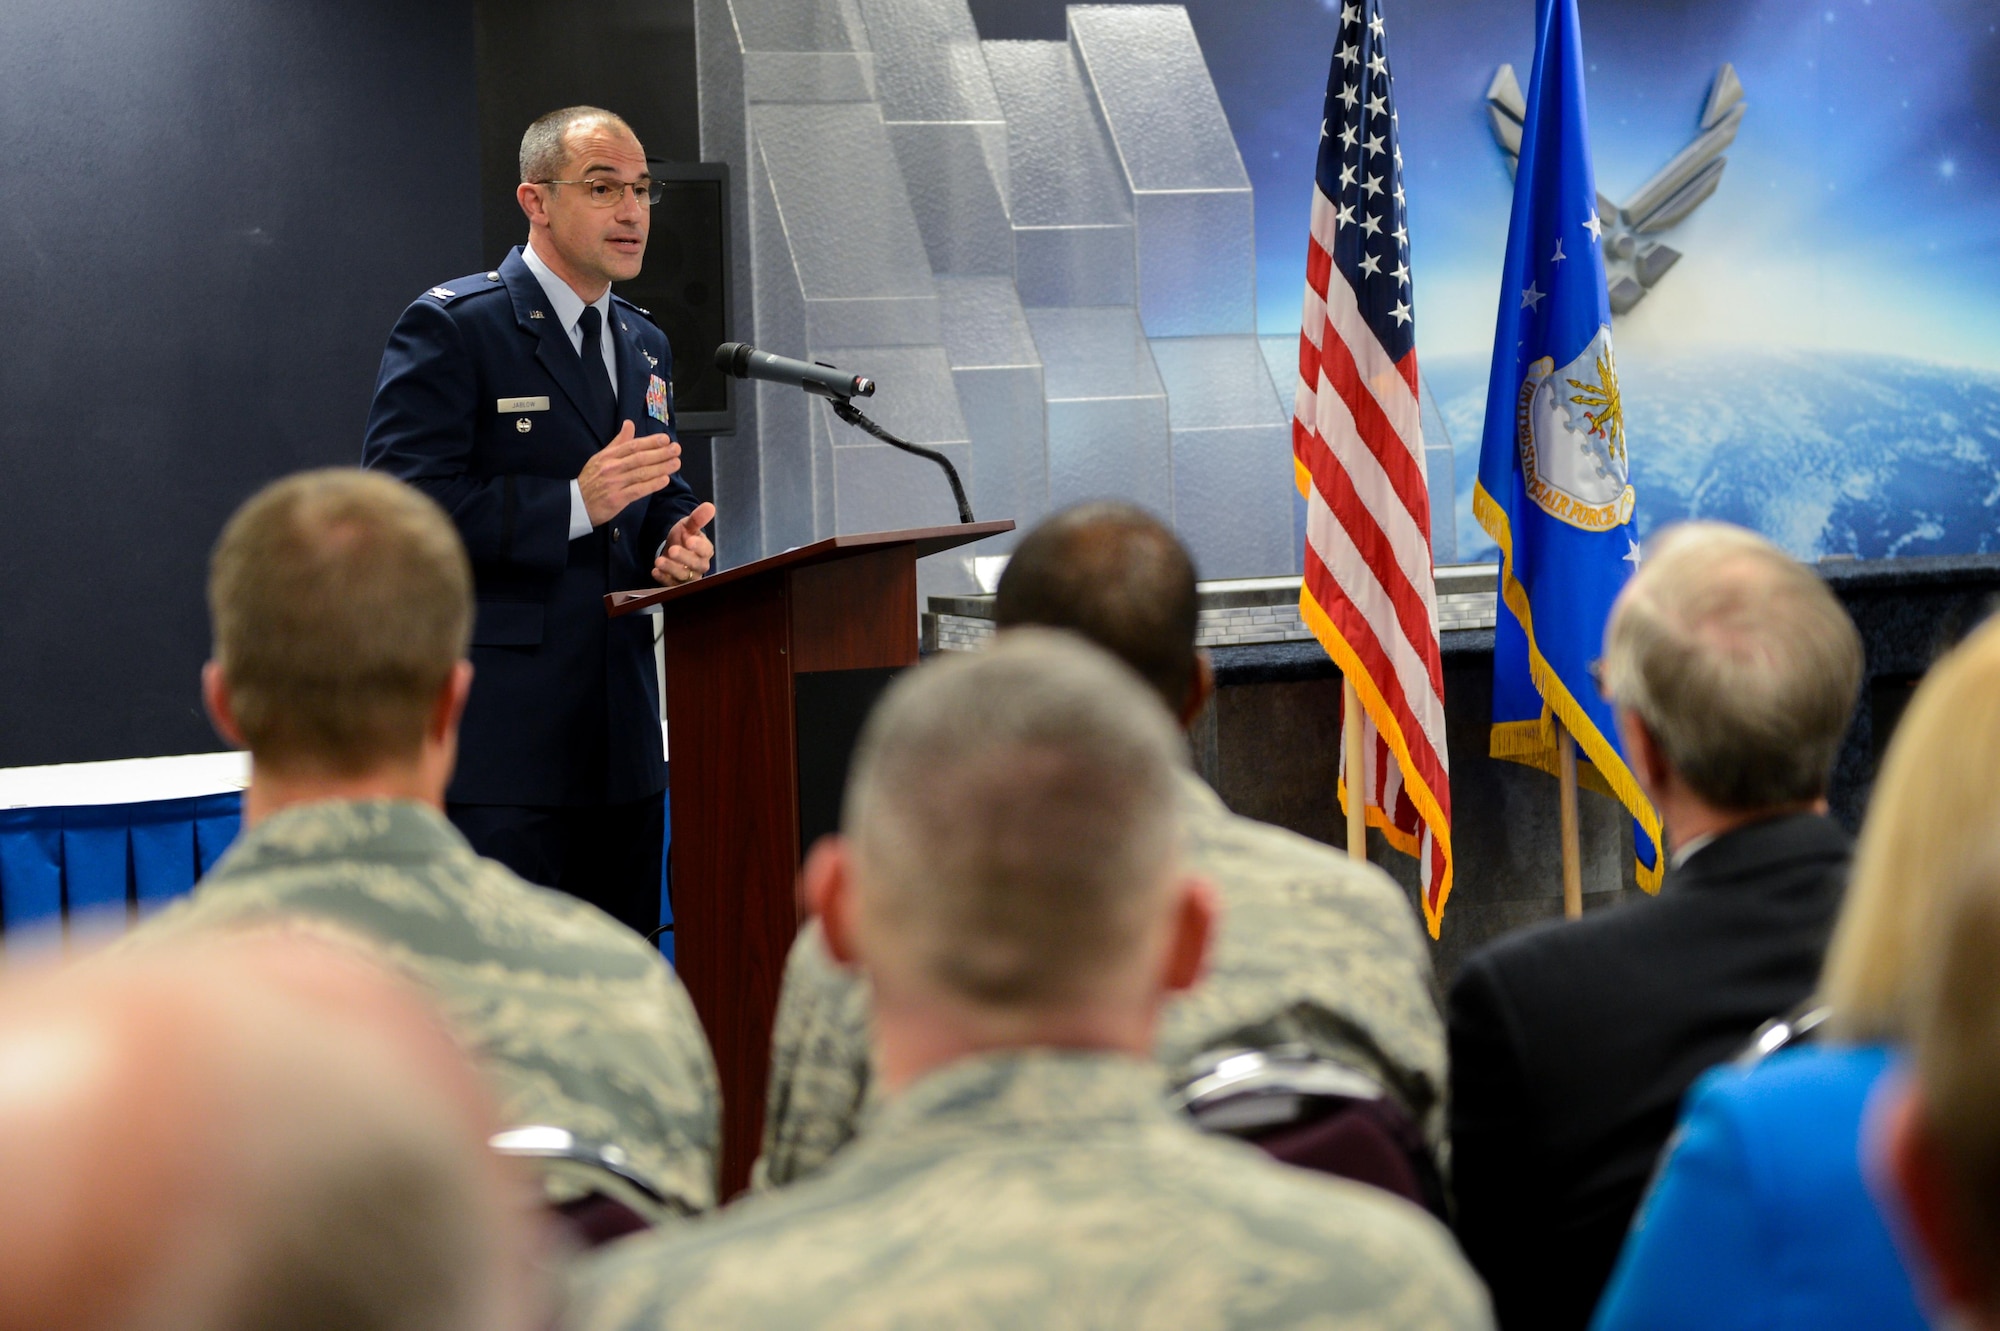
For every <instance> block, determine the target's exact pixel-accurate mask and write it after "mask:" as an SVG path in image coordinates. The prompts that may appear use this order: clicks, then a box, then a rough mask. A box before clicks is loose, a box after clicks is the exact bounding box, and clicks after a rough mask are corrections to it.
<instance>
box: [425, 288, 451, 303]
mask: <svg viewBox="0 0 2000 1331" xmlns="http://www.w3.org/2000/svg"><path fill="white" fill-rule="evenodd" d="M424 294H425V295H426V296H436V297H437V298H438V299H439V300H450V299H451V298H452V297H453V296H456V295H457V294H458V293H457V292H456V291H453V290H452V289H451V288H450V287H432V288H431V289H430V290H429V291H426V292H425V293H424Z"/></svg>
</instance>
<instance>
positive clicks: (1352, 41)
mask: <svg viewBox="0 0 2000 1331" xmlns="http://www.w3.org/2000/svg"><path fill="white" fill-rule="evenodd" d="M1379 10H1380V7H1379V5H1375V4H1368V3H1352V2H1350V3H1343V4H1342V5H1341V7H1340V31H1339V33H1338V35H1337V37H1336V38H1335V41H1334V53H1333V71H1334V77H1333V78H1332V79H1331V80H1330V83H1329V91H1330V95H1329V96H1328V98H1327V102H1326V118H1325V120H1324V121H1323V122H1322V123H1321V125H1320V160H1319V170H1318V178H1319V182H1320V190H1321V192H1322V193H1323V194H1325V195H1326V196H1327V202H1328V203H1329V204H1331V205H1332V211H1333V221H1334V232H1335V235H1336V236H1337V237H1338V238H1339V239H1338V242H1337V243H1336V244H1335V245H1334V246H1333V250H1332V253H1331V255H1330V257H1331V258H1332V259H1333V261H1334V264H1335V265H1336V266H1337V267H1338V268H1339V269H1340V270H1341V272H1342V273H1343V274H1344V275H1345V276H1346V278H1347V281H1348V284H1349V285H1350V286H1351V287H1352V288H1353V289H1354V292H1355V295H1356V298H1357V303H1358V305H1359V306H1360V308H1361V309H1362V311H1363V312H1364V313H1365V314H1366V316H1367V317H1368V320H1369V323H1370V324H1371V325H1372V326H1373V327H1374V328H1375V329H1376V331H1377V333H1378V334H1379V335H1381V336H1382V337H1383V339H1384V344H1385V346H1386V347H1387V348H1388V349H1389V351H1390V353H1391V356H1392V357H1398V358H1399V357H1400V356H1401V355H1402V354H1403V353H1404V352H1405V351H1407V350H1408V348H1409V344H1410V339H1411V336H1412V314H1411V305H1410V262H1409V259H1410V255H1409V230H1408V228H1407V226H1406V225H1405V222H1404V208H1405V206H1406V204H1407V202H1408V197H1407V195H1406V194H1405V193H1404V190H1403V181H1402V170H1403V149H1402V146H1401V144H1400V143H1398V141H1397V135H1398V125H1397V120H1396V112H1395V109H1394V107H1393V106H1392V105H1391V100H1392V97H1393V79H1392V76H1391V74H1390V72H1389V55H1388V51H1387V50H1386V49H1385V47H1384V44H1383V40H1382V38H1383V24H1382V16H1381V13H1380V12H1379Z"/></svg>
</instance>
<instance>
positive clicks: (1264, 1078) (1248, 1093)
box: [1172, 1046, 1445, 1218]
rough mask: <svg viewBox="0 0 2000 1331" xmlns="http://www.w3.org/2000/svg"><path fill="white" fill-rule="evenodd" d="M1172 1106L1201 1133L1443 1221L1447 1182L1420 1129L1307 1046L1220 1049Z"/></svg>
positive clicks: (1377, 1087)
mask: <svg viewBox="0 0 2000 1331" xmlns="http://www.w3.org/2000/svg"><path fill="white" fill-rule="evenodd" d="M1172 1100H1173V1103H1174V1104H1175V1106H1176V1107H1177V1108H1179V1109H1180V1110H1182V1112H1184V1113H1186V1114H1187V1115H1188V1116H1189V1117H1190V1118H1191V1119H1193V1120H1194V1124H1195V1126H1196V1127H1198V1128H1200V1129H1201V1130H1202V1131H1204V1132H1214V1133H1221V1134H1223V1135H1225V1136H1230V1137H1235V1138H1237V1139H1239V1140H1241V1141H1246V1142H1249V1143H1250V1144H1251V1145H1254V1146H1256V1147H1258V1148H1259V1149H1260V1150H1262V1151H1263V1152H1264V1153H1265V1154H1267V1155H1269V1156H1271V1157H1272V1158H1273V1159H1275V1160H1278V1161H1280V1162H1281V1163H1283V1164H1288V1165H1293V1166H1296V1167H1298V1168H1300V1169H1310V1170H1313V1171H1315V1172H1317V1173H1321V1174H1331V1175H1334V1176H1336V1177H1339V1178H1345V1179H1351V1180H1353V1181H1355V1182H1357V1183H1366V1184H1368V1185H1370V1186H1372V1187H1377V1188H1381V1189H1382V1190H1384V1191H1385V1192H1392V1193H1395V1194H1396V1195H1397V1196H1399V1197H1402V1198H1403V1199H1405V1200H1406V1201H1410V1202H1414V1203H1415V1204H1416V1205H1418V1206H1421V1207H1424V1208H1425V1209H1426V1210H1428V1211H1430V1212H1431V1213H1432V1214H1433V1215H1436V1216H1438V1217H1440V1218H1443V1216H1444V1214H1445V1201H1444V1183H1443V1179H1442V1177H1441V1176H1440V1175H1439V1172H1438V1168H1437V1162H1436V1160H1435V1159H1434V1158H1433V1157H1432V1155H1431V1152H1430V1147H1429V1146H1428V1144H1427V1143H1426V1142H1425V1141H1424V1135H1423V1132H1422V1130H1421V1129H1419V1128H1418V1126H1417V1123H1416V1120H1415V1119H1414V1118H1413V1117H1412V1116H1411V1114H1410V1112H1409V1111H1408V1110H1407V1109H1405V1108H1404V1107H1403V1104H1402V1102H1401V1101H1400V1100H1398V1099H1397V1098H1396V1097H1395V1096H1394V1095H1393V1094H1391V1093H1390V1091H1389V1090H1388V1088H1386V1087H1384V1086H1383V1085H1382V1084H1381V1083H1380V1082H1378V1081H1376V1080H1375V1079H1374V1078H1373V1077H1370V1076H1368V1075H1367V1074H1366V1073H1363V1072H1360V1071H1357V1070H1356V1069H1354V1068H1350V1067H1347V1066H1345V1065H1344V1064H1340V1063H1334V1062H1331V1061H1329V1060H1327V1059H1324V1058H1320V1057H1318V1056H1317V1055H1315V1054H1313V1053H1312V1052H1311V1051H1309V1050H1307V1049H1304V1048H1302V1047H1293V1046H1280V1047H1278V1048H1275V1049H1265V1050H1260V1049H1223V1050H1216V1051H1213V1052H1210V1053H1207V1054H1204V1055H1202V1056H1201V1057H1200V1058H1199V1059H1197V1060H1195V1062H1194V1063H1193V1064H1192V1065H1190V1068H1189V1070H1188V1075H1186V1076H1185V1077H1183V1078H1182V1080H1181V1083H1180V1086H1179V1089H1178V1090H1176V1091H1175V1093H1174V1095H1173V1097H1172Z"/></svg>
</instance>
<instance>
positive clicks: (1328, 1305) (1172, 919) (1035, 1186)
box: [573, 629, 1490, 1331]
mask: <svg viewBox="0 0 2000 1331" xmlns="http://www.w3.org/2000/svg"><path fill="white" fill-rule="evenodd" d="M1184 752H1185V749H1184V745H1183V743H1182V741H1181V739H1180V737H1179V736H1178V735H1177V734H1176V733H1175V731H1174V728H1173V725H1172V722H1171V719H1170V717H1169V716H1168V714H1167V713H1166V712H1164V711H1163V710H1161V708H1160V707H1159V705H1158V703H1157V701H1156V700H1155V699H1153V698H1152V697H1151V696H1150V695H1149V694H1148V693H1147V691H1146V689H1145V687H1144V686H1143V684H1142V682H1141V681H1140V680H1139V679H1138V678H1136V677H1135V676H1133V675H1132V674H1131V672H1130V671H1129V670H1127V669H1125V668H1124V667H1123V666H1121V665H1119V664H1118V663H1117V662H1116V661H1114V660H1112V659H1111V658H1110V657H1108V656H1107V655H1105V654H1104V653H1103V652H1101V651H1098V650H1097V649H1095V648H1093V647H1091V646H1089V645H1088V644H1086V643H1084V642H1083V641H1081V640H1080V639H1078V638H1076V637H1074V636H1073V635H1070V634H1063V633H1053V632H1049V631H1047V630H1036V629H1020V630H1016V631H1013V632H1010V633H1008V634H1004V635H1002V637H1001V640H1000V641H999V643H997V644H996V645H995V646H994V647H993V648H992V649H990V650H988V651H985V652H981V653H977V654H972V655H966V656H956V657H950V658H946V659H944V660H942V661H940V662H936V663H933V664H929V665H925V666H921V667H919V668H918V669H916V670H915V671H913V672H911V673H910V674H908V675H906V676H905V677H904V678H903V679H901V680H899V681H898V682H897V684H896V685H895V686H894V687H893V688H892V689H891V691H890V692H889V694H888V695H887V696H886V697H885V699H884V701H883V703H882V705H881V707H880V708H879V709H878V710H877V712H876V714H875V716H874V717H873V718H871V720H870V722H869V724H868V727H867V730H866V732H865V733H864V735H863V737H862V742H861V745H860V747H859V749H858V750H857V753H856V757H855V763H854V771H853V775H852V777H851V780H850V785H849V791H848V799H847V806H846V809H845V811H844V816H843V820H842V832H843V835H842V836H841V837H838V838H829V839H828V840H827V841H825V842H823V843H822V844H821V845H819V846H817V847H815V848H814V850H813V852H812V854H811V856H810V857H809V858H808V861H807V865H806V869H805V874H804V882H805V889H806V894H807V896H808V898H809V899H810V901H811V903H812V905H813V907H814V910H815V913H816V914H817V916H818V917H819V919H820V920H821V922H822V925H823V933H824V937H825V939H826V945H827V949H828V951H829V953H830V954H831V955H832V956H834V957H835V958H836V959H838V960H839V961H841V962H842V963H843V964H854V965H858V966H859V967H860V968H861V969H862V970H863V971H864V972H865V973H866V974H867V975H868V977H869V982H870V985H871V995H872V1006H873V1023H874V1034H875V1055H876V1064H875V1066H876V1068H877V1071H878V1074H879V1076H880V1078H881V1081H882V1084H883V1089H884V1092H885V1094H886V1096H887V1101H886V1104H885V1107H884V1110H883V1112H882V1114H881V1115H880V1116H879V1118H878V1120H877V1121H876V1122H874V1123H872V1124H871V1125H869V1126H868V1128H867V1129H866V1130H865V1131H864V1132H863V1134H862V1136H861V1137H860V1138H859V1139H858V1140H857V1141H856V1142H855V1143H854V1145H853V1146H852V1147H850V1148H849V1149H848V1150H846V1151H844V1152H843V1153H842V1154H841V1155H840V1157H839V1158H838V1159H837V1160H835V1161H834V1162H832V1163H831V1164H830V1165H829V1166H828V1167H827V1168H826V1169H825V1170H824V1171H822V1173H821V1174H820V1175H819V1176H818V1177H816V1178H813V1179H810V1180H807V1181H805V1182H802V1183H800V1184H798V1185H796V1186H794V1187H791V1188H786V1189H783V1190H781V1191H778V1192H774V1193H768V1194H765V1195H762V1196H758V1197H753V1198H751V1199H750V1200H748V1201H747V1202H745V1203H743V1204H742V1205H740V1206H738V1207H735V1208H733V1209H731V1210H729V1211H725V1212H724V1213H722V1214H721V1215H719V1216H717V1217H715V1218H713V1219H711V1220H707V1221H703V1222H699V1223H697V1224H695V1225H693V1226H691V1227H682V1228H678V1229H676V1230H673V1231H669V1232H665V1233H661V1234H658V1235H653V1236H646V1237H641V1238H636V1239H632V1240H628V1241H626V1242H624V1243H622V1244H620V1245H618V1246H617V1247H615V1248H613V1249H610V1250H609V1251H608V1252H607V1254H606V1255H605V1256H604V1257H603V1258H602V1259H601V1260H600V1261H599V1262H598V1263H595V1264H593V1265H592V1266H589V1267H586V1268H584V1269H583V1270H582V1271H580V1272H579V1273H578V1278H577V1289H576V1296H577V1297H576V1300H575V1305H576V1306H575V1308H574V1309H573V1313H574V1322H575V1324H576V1325H577V1326H579V1327H582V1328H585V1331H614V1329H624V1328H632V1329H635V1331H636V1329H637V1328H655V1327H661V1328H663V1327H700V1328H703V1329H704V1331H727V1329H728V1328H732V1327H746V1328H747V1327H757V1328H768V1329H769V1331H791V1329H793V1328H800V1329H803V1328H811V1327H821V1326H832V1325H845V1326H854V1325H868V1326H873V1327H884V1328H887V1327H916V1326H935V1325H967V1324H971V1325H979V1326H984V1327H1022V1328H1028V1327H1034V1328H1040V1327H1047V1326H1063V1327H1068V1328H1075V1329H1077V1331H1087V1329H1088V1328H1098V1327H1104V1328H1111V1327H1117V1328H1126V1327H1138V1326H1143V1327H1148V1328H1182V1327H1187V1328H1193V1327H1202V1328H1217V1329H1218V1331H1222V1329H1225V1328H1279V1327H1306V1326H1340V1327H1344V1328H1350V1329H1351V1331H1376V1329H1377V1328H1391V1327H1409V1328H1418V1327H1422V1328H1426V1329H1437V1328H1458V1327H1464V1328H1474V1327H1486V1326H1488V1325H1490V1320H1489V1317H1488V1313H1487V1308H1486V1300H1485V1296H1484V1294H1483V1292H1482V1291H1481V1289H1480V1287H1479V1285H1478V1283H1477V1282H1476V1281H1475V1280H1474V1279H1473V1277H1472V1276H1471V1273H1470V1271H1469V1270H1468V1269H1467V1267H1466V1266H1465V1263H1464V1261H1463V1259H1461V1258H1460V1257H1459V1256H1458V1255H1457V1251H1456V1249H1455V1248H1454V1247H1453V1245H1452V1242H1451V1239H1450V1236H1449V1235H1448V1234H1447V1233H1446V1232H1445V1230H1444V1229H1443V1227H1442V1226H1440V1225H1439V1224H1438V1223H1437V1222H1436V1221H1435V1220H1433V1219H1432V1218H1431V1217H1430V1216H1428V1215H1427V1214H1425V1213H1424V1212H1422V1211H1420V1210H1418V1209H1417V1208H1415V1207H1413V1206H1410V1205H1408V1204H1407V1203H1404V1202H1402V1201H1400V1200H1398V1199H1396V1198H1394V1197H1391V1196H1390V1195H1388V1194H1387V1193H1384V1192H1379V1191H1377V1190H1375V1189H1372V1188H1368V1187H1365V1186H1362V1185H1359V1184H1354V1183H1348V1182H1345V1181H1342V1180H1337V1179H1332V1178H1327V1177H1324V1176H1321V1175H1315V1174H1309V1173H1306V1172H1303V1171H1298V1170H1291V1169H1287V1168H1285V1167H1284V1166H1281V1165H1277V1164H1275V1163H1272V1162H1270V1161H1269V1160H1266V1159H1265V1158H1263V1157H1262V1156H1261V1155H1260V1154H1259V1153H1258V1152H1256V1151H1255V1150H1253V1149H1251V1148H1249V1147H1246V1146H1243V1145H1241V1144H1238V1143H1235V1142H1230V1141H1225V1140H1220V1139H1216V1138H1211V1137H1205V1136H1203V1135H1201V1134H1200V1133H1198V1132H1197V1131H1196V1130H1195V1129H1194V1128H1193V1127H1192V1126H1190V1125H1189V1124H1187V1123H1186V1122H1184V1121H1182V1120H1180V1119H1178V1118H1177V1117H1176V1116H1174V1115H1173V1114H1172V1113H1171V1112H1170V1111H1169V1110H1168V1109H1166V1108H1165V1107H1164V1106H1163V1104H1162V1102H1161V1077H1160V1073H1159V1069H1158V1065H1157V1064H1155V1063H1153V1062H1151V1061H1150V1059H1149V1057H1148V1056H1149V1054H1150V1051H1151V1050H1152V1049H1153V1047H1154V1034H1155V1032H1154V1027H1155V1025H1156V1023H1157V1021H1158V1017H1159V1014H1160V1011H1161V1008H1162V1006H1163V1004H1164V1003H1165V1001H1166V999H1167V997H1168V996H1169V995H1170V994H1173V993H1176V992H1179V991H1182V990H1185V989H1187V988H1189V987H1190V986H1192V985H1193V984H1194V982H1195V981H1196V979H1197V978H1198V977H1199V976H1200V974H1201V968H1202V965H1203V961H1204V956H1205V953H1206V950H1207V944H1208V938H1209V933H1210V930H1211V928H1212V926H1213V922H1214V918H1215V903H1214V896H1213V892H1212V889H1211V888H1210V886H1209V885H1208V884H1207V883H1206V882H1205V881H1204V880H1203V879H1201V878H1200V877H1199V876H1197V875H1195V874H1193V873H1190V872H1189V871H1188V870H1187V869H1186V867H1185V866H1184V860H1183V856H1182V854H1181V850H1180V844H1179V843H1180V840H1181V838H1180V835H1179V827H1178V823H1179V807H1180V804H1179V801H1177V800H1176V799H1175V797H1174V796H1175V787H1174V783H1175V778H1176V773H1177V772H1178V770H1179V769H1180V765H1181V764H1182V763H1183V762H1184V761H1185V759H1184V757H1183V756H1182V755H1183V754H1184Z"/></svg>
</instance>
